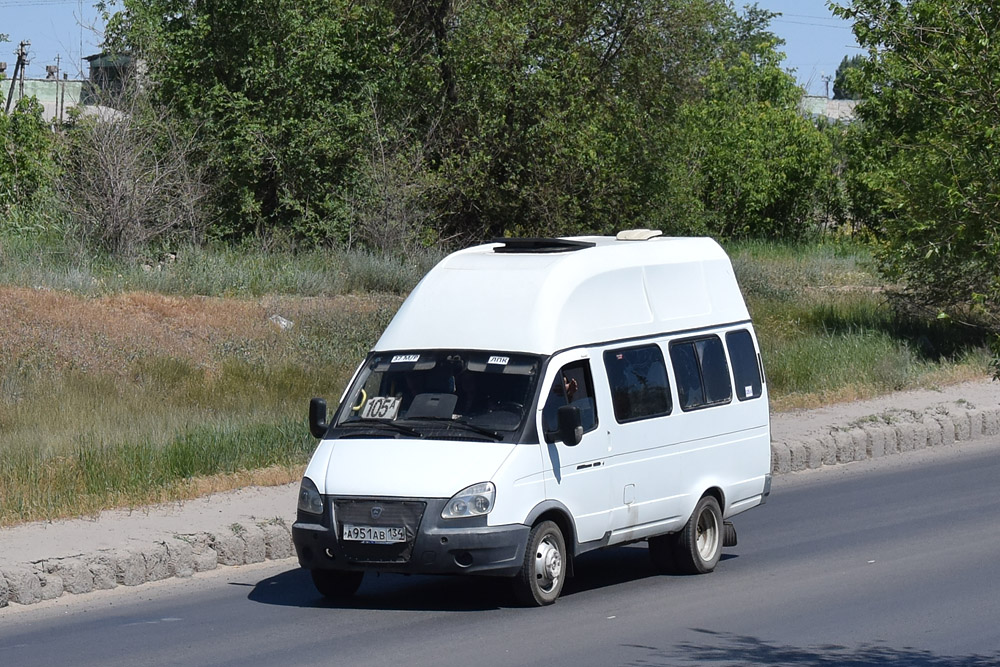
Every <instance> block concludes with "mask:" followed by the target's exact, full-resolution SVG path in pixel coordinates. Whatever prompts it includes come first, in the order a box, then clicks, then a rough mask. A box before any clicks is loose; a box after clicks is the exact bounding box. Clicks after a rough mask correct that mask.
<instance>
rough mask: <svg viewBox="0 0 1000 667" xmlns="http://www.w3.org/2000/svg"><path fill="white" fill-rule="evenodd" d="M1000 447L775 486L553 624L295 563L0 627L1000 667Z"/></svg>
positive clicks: (592, 589) (48, 612)
mask: <svg viewBox="0 0 1000 667" xmlns="http://www.w3.org/2000/svg"><path fill="white" fill-rule="evenodd" d="M998 482H1000V443H998V442H992V443H985V442H979V443H975V444H972V445H963V446H961V447H959V446H955V447H951V448H947V451H934V452H926V453H925V452H921V453H915V454H911V455H905V456H898V457H893V458H891V459H884V460H879V461H874V462H867V463H859V464H852V465H850V466H841V467H836V468H826V469H822V470H818V471H811V472H808V473H800V474H796V475H789V476H784V477H779V478H777V479H776V481H775V485H774V489H773V493H772V496H771V499H770V501H769V502H768V503H767V505H765V506H764V507H761V508H758V509H754V510H752V511H750V512H748V513H746V514H744V515H741V516H739V517H737V518H736V520H735V523H736V527H737V530H738V531H739V537H740V542H739V546H737V547H735V548H732V549H728V550H727V551H726V555H725V556H724V557H723V558H724V560H723V561H722V562H721V563H720V564H719V567H718V569H717V570H716V571H715V572H714V573H712V574H709V575H703V576H693V577H679V576H678V577H671V576H658V575H656V574H654V573H653V571H652V569H651V567H650V565H649V564H648V559H647V554H646V549H645V546H630V547H623V548H618V549H612V550H607V551H604V552H600V553H597V554H592V555H590V557H587V558H585V559H581V561H580V562H579V564H578V568H577V577H576V578H575V579H573V580H570V581H569V582H568V583H567V586H566V589H565V590H564V592H563V597H562V598H561V599H560V600H559V601H558V602H557V603H556V604H555V605H554V606H552V607H547V608H542V609H519V608H516V607H514V606H513V602H512V600H511V598H510V597H509V596H508V594H507V589H506V587H505V586H504V582H499V581H493V580H483V579H472V578H434V577H401V576H382V577H378V578H375V577H370V578H369V579H367V580H366V581H365V583H364V584H363V585H362V588H361V590H360V591H359V593H358V596H357V597H356V598H355V599H354V600H353V601H352V604H351V605H349V606H334V605H330V604H328V603H326V602H324V601H323V600H322V599H321V598H320V597H319V596H318V595H317V594H316V593H315V591H314V590H313V588H312V585H311V583H310V581H309V578H308V576H305V575H304V573H302V572H301V571H299V570H297V569H295V565H294V562H293V561H283V562H279V563H269V564H265V565H260V566H250V567H244V568H233V569H228V568H227V569H222V570H220V571H218V572H216V573H210V574H207V575H199V576H198V577H196V578H195V579H192V580H189V581H183V582H179V581H178V580H173V581H172V582H161V583H158V584H150V585H146V586H142V587H139V588H136V589H123V588H118V589H116V590H113V591H106V592H101V593H95V594H92V595H88V596H83V597H81V598H79V599H77V600H74V599H67V598H65V597H64V598H60V599H59V600H55V601H52V602H49V603H43V604H40V605H35V606H34V607H30V608H23V609H19V610H0V665H4V666H5V667H6V666H8V665H9V666H11V667H13V666H18V667H20V666H28V665H45V666H46V667H49V666H51V665H54V664H69V665H80V666H84V665H101V666H108V665H140V664H144V665H147V664H148V665H241V666H245V665H257V664H294V665H321V664H322V665H352V666H354V665H389V664H397V665H407V666H410V665H469V666H472V665H475V666H477V667H479V666H482V665H549V666H558V665H679V666H684V665H814V666H823V667H827V666H829V665H882V666H892V667H897V666H898V667H902V666H903V665H907V666H913V667H937V666H943V665H949V666H958V667H983V666H985V665H1000V562H998V561H1000V558H998V557H1000V518H998V516H1000V485H998Z"/></svg>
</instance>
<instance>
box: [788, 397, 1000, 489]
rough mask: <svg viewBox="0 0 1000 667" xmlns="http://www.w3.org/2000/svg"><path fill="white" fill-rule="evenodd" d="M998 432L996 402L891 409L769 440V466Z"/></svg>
mask: <svg viewBox="0 0 1000 667" xmlns="http://www.w3.org/2000/svg"><path fill="white" fill-rule="evenodd" d="M997 434H1000V408H995V409H991V410H974V409H970V410H963V409H959V408H952V407H949V408H935V409H934V410H932V411H929V412H927V413H925V414H920V413H915V412H912V411H907V410H900V411H890V412H886V413H883V414H882V415H879V416H876V417H870V418H868V419H864V420H860V421H859V422H857V423H854V424H852V425H850V426H848V427H846V428H834V429H831V430H830V432H829V433H826V434H821V435H819V436H817V437H815V438H811V439H807V440H802V441H795V442H787V441H782V442H778V441H775V442H772V443H771V472H772V473H773V474H775V475H781V474H785V473H790V472H799V471H801V470H813V469H816V468H821V467H823V466H827V465H837V464H841V463H850V462H853V461H865V460H868V459H877V458H881V457H883V456H891V455H893V454H900V453H902V452H909V451H915V450H918V449H924V448H927V447H940V446H945V445H952V444H954V443H956V442H964V441H967V440H975V439H977V438H981V437H983V436H988V435H997Z"/></svg>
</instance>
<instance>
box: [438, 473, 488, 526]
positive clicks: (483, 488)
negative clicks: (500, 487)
mask: <svg viewBox="0 0 1000 667" xmlns="http://www.w3.org/2000/svg"><path fill="white" fill-rule="evenodd" d="M495 498H496V487H494V486H493V482H480V483H479V484H473V485H472V486H470V487H466V488H464V489H462V490H461V491H459V492H458V493H456V494H455V495H454V496H452V497H451V500H449V501H448V503H447V504H446V505H445V506H444V510H443V511H442V512H441V518H442V519H457V518H459V517H466V516H482V515H483V514H489V511H490V510H491V509H493V501H494V499H495Z"/></svg>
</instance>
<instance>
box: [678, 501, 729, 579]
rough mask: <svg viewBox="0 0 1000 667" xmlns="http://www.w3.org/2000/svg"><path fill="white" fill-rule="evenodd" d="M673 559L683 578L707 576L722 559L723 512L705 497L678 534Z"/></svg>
mask: <svg viewBox="0 0 1000 667" xmlns="http://www.w3.org/2000/svg"><path fill="white" fill-rule="evenodd" d="M676 539H677V542H676V550H675V551H674V559H675V562H676V564H677V569H678V570H680V571H681V572H683V573H684V574H706V573H708V572H711V571H712V570H714V569H715V566H716V565H718V563H719V558H720V557H721V556H722V510H721V509H719V501H717V500H716V499H715V498H713V497H712V496H705V497H704V498H702V499H701V500H699V501H698V504H697V505H695V508H694V513H693V514H691V518H690V519H688V522H687V523H686V524H685V525H684V528H683V530H681V532H679V533H678V534H677V538H676Z"/></svg>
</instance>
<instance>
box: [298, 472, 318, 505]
mask: <svg viewBox="0 0 1000 667" xmlns="http://www.w3.org/2000/svg"><path fill="white" fill-rule="evenodd" d="M299 509H300V510H302V511H303V512H308V513H309V514H322V513H323V496H321V495H319V489H317V488H316V484H315V483H314V482H313V481H312V480H311V479H309V478H308V477H303V478H302V486H300V487H299Z"/></svg>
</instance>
